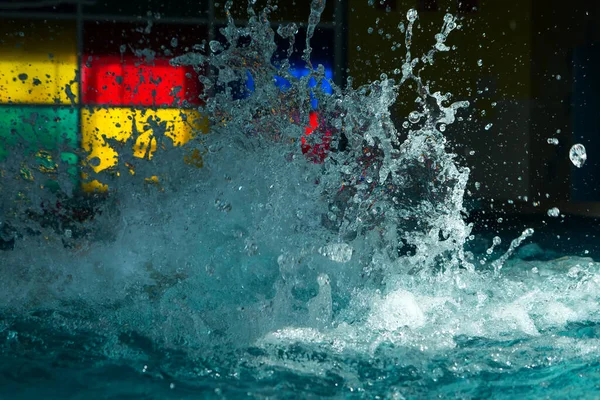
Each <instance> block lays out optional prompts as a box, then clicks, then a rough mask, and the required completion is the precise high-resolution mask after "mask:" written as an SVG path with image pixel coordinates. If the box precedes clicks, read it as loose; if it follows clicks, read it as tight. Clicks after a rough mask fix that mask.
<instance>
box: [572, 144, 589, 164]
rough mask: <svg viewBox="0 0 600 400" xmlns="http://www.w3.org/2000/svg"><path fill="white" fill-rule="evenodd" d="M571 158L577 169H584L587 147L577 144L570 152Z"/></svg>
mask: <svg viewBox="0 0 600 400" xmlns="http://www.w3.org/2000/svg"><path fill="white" fill-rule="evenodd" d="M569 158H570V159H571V162H572V163H573V165H574V166H576V167H577V168H581V167H583V164H584V163H585V160H587V154H586V152H585V147H584V146H583V145H582V144H581V143H577V144H575V145H573V147H571V151H569Z"/></svg>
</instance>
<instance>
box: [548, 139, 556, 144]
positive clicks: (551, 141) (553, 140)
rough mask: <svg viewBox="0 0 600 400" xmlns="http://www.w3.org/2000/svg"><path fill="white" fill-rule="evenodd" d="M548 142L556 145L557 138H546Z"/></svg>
mask: <svg viewBox="0 0 600 400" xmlns="http://www.w3.org/2000/svg"><path fill="white" fill-rule="evenodd" d="M548 144H554V145H557V144H558V139H557V138H548Z"/></svg>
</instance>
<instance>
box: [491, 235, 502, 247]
mask: <svg viewBox="0 0 600 400" xmlns="http://www.w3.org/2000/svg"><path fill="white" fill-rule="evenodd" d="M492 243H494V246H498V245H499V244H500V243H502V239H500V236H494V239H492Z"/></svg>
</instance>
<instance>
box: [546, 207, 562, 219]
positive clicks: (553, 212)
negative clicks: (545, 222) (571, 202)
mask: <svg viewBox="0 0 600 400" xmlns="http://www.w3.org/2000/svg"><path fill="white" fill-rule="evenodd" d="M559 215H560V210H559V209H558V208H557V207H553V208H551V209H549V210H548V216H549V217H558V216H559Z"/></svg>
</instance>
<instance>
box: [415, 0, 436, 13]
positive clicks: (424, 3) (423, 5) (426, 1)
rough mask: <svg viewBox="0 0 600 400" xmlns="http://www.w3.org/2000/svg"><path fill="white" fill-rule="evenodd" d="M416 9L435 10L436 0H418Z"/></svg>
mask: <svg viewBox="0 0 600 400" xmlns="http://www.w3.org/2000/svg"><path fill="white" fill-rule="evenodd" d="M417 10H419V11H437V10H438V0H419V2H418V3H417Z"/></svg>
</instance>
